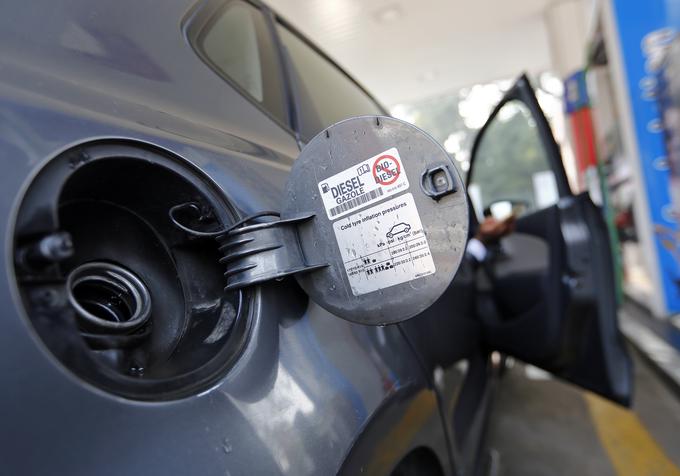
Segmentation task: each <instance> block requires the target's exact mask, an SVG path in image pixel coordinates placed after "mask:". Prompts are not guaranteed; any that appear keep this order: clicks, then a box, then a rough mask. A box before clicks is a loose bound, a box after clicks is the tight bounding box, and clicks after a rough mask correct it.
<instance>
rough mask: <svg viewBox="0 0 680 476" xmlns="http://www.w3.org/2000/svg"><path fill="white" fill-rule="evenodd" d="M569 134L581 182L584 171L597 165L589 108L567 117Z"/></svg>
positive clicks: (593, 131)
mask: <svg viewBox="0 0 680 476" xmlns="http://www.w3.org/2000/svg"><path fill="white" fill-rule="evenodd" d="M569 122H570V123H571V132H572V137H573V143H574V156H575V157H576V165H577V168H578V172H579V178H580V179H581V181H583V178H584V174H585V171H586V170H588V169H589V168H590V167H595V166H596V165H597V153H596V151H595V130H594V128H593V118H592V113H591V111H590V108H589V107H583V108H581V109H579V110H578V111H574V112H572V113H571V114H570V115H569Z"/></svg>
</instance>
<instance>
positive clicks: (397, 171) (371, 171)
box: [319, 147, 408, 220]
mask: <svg viewBox="0 0 680 476" xmlns="http://www.w3.org/2000/svg"><path fill="white" fill-rule="evenodd" d="M406 189H408V178H406V173H405V172H404V164H403V162H402V161H401V158H400V157H399V151H398V150H397V149H396V148H395V147H392V148H391V149H389V150H386V151H385V152H382V153H380V154H378V155H376V156H374V157H371V158H370V159H367V160H364V161H363V162H360V163H358V164H356V165H354V166H353V167H350V168H348V169H346V170H343V171H342V172H339V173H337V174H335V175H333V176H332V177H328V178H327V179H325V180H323V181H321V182H319V192H320V193H321V199H322V200H323V204H324V208H325V209H326V214H327V215H328V219H329V220H335V219H337V218H340V217H341V216H343V215H347V214H348V213H350V212H351V211H353V210H356V209H359V208H363V207H364V206H366V205H369V204H371V203H374V202H377V201H379V200H382V199H384V198H387V197H389V196H391V195H394V194H395V193H398V192H400V191H402V190H406Z"/></svg>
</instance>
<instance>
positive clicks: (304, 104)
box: [278, 24, 383, 140]
mask: <svg viewBox="0 0 680 476" xmlns="http://www.w3.org/2000/svg"><path fill="white" fill-rule="evenodd" d="M278 30H279V35H280V37H281V42H282V43H283V46H284V47H285V50H286V52H287V54H288V59H289V61H290V63H291V70H292V71H291V75H292V80H293V87H294V88H295V94H296V103H297V107H298V117H299V121H300V125H299V128H300V135H301V136H302V138H303V139H304V140H309V139H311V138H312V137H314V136H315V135H316V134H317V133H319V132H320V131H321V130H323V129H324V128H326V127H328V126H330V125H331V124H334V123H336V122H338V121H340V120H342V119H346V118H348V117H352V116H360V115H365V114H383V111H382V109H381V108H380V106H379V105H378V104H377V103H376V102H375V101H374V100H373V99H372V98H371V97H370V96H369V95H368V94H366V92H365V91H364V90H363V89H361V87H359V86H358V85H357V84H356V83H355V82H354V81H353V80H352V79H351V78H350V77H349V76H347V75H346V74H345V73H344V72H343V71H342V70H340V69H338V67H337V66H335V65H334V64H333V63H332V62H331V61H329V60H328V59H327V58H326V57H325V56H323V55H322V54H321V53H319V52H318V51H317V50H315V49H314V48H313V47H312V46H311V45H309V44H308V43H307V42H306V41H304V40H303V39H302V38H300V37H299V36H298V35H296V34H295V33H293V32H292V31H290V30H289V29H288V28H286V27H285V26H283V25H280V24H279V26H278Z"/></svg>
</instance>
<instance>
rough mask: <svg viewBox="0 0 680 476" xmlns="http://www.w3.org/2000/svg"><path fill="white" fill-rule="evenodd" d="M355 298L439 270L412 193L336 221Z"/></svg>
mask: <svg viewBox="0 0 680 476" xmlns="http://www.w3.org/2000/svg"><path fill="white" fill-rule="evenodd" d="M333 230H334V231H335V238H336V240H337V241H338V246H339V247H340V254H341V255H342V261H343V263H344V265H345V271H346V272H347V278H348V279H349V283H350V286H351V287H352V293H353V294H354V295H355V296H359V295H361V294H366V293H370V292H373V291H377V290H378V289H384V288H387V287H390V286H394V285H397V284H401V283H405V282H408V281H412V280H414V279H417V278H421V277H423V276H427V275H429V274H433V273H434V272H435V267H434V261H433V260H432V255H431V253H430V246H429V245H428V243H427V237H426V236H425V233H424V231H423V224H422V223H421V222H420V215H419V214H418V209H417V208H416V204H415V201H414V200H413V195H412V194H410V193H407V194H403V195H400V196H399V197H397V198H393V199H391V200H388V201H386V202H383V203H380V204H378V205H375V206H373V207H371V208H368V209H366V210H362V211H360V212H358V213H355V214H353V215H350V216H348V217H347V218H343V219H341V220H338V221H336V222H335V223H333Z"/></svg>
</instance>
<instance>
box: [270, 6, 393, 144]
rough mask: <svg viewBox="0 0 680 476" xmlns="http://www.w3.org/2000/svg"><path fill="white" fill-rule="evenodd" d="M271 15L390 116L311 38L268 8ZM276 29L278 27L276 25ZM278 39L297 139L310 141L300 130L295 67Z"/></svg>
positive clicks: (386, 112)
mask: <svg viewBox="0 0 680 476" xmlns="http://www.w3.org/2000/svg"><path fill="white" fill-rule="evenodd" d="M267 9H268V10H269V11H270V13H271V14H272V15H273V17H274V21H275V23H278V24H279V25H280V26H282V27H284V28H286V29H287V30H288V31H289V32H290V33H292V34H293V35H295V36H297V37H298V38H299V39H300V40H301V41H302V42H303V43H305V44H306V45H307V46H309V47H310V48H311V49H312V50H313V51H314V52H316V53H317V54H318V55H319V56H321V58H322V59H324V60H326V61H327V62H328V63H329V64H330V65H331V66H333V67H334V68H335V69H337V70H338V71H339V72H340V73H341V74H342V75H344V76H345V77H346V78H347V79H349V80H350V82H352V83H353V84H354V85H355V86H357V88H359V90H360V91H361V92H362V93H364V94H365V95H366V97H367V98H368V99H370V100H371V101H372V102H373V103H374V104H375V105H376V106H377V107H378V109H379V111H380V113H381V114H382V115H385V116H390V113H389V111H388V110H387V109H386V108H385V107H384V106H383V105H382V104H381V103H380V102H379V101H378V100H377V99H376V98H375V96H373V95H372V94H371V93H370V92H369V91H368V90H367V89H366V88H365V87H364V86H362V85H361V83H359V82H358V81H357V80H356V79H354V78H353V77H352V76H351V75H350V74H349V73H348V72H347V71H345V70H344V69H343V68H342V67H341V66H340V65H339V64H338V63H337V62H335V61H334V60H333V59H332V58H331V57H330V56H328V55H327V54H326V53H325V52H324V51H323V50H321V49H320V48H319V47H318V46H316V45H315V44H314V43H313V42H312V41H311V40H310V39H309V38H307V37H306V36H305V35H304V34H303V33H301V32H300V30H298V29H297V28H295V27H294V26H293V25H292V24H291V23H290V22H288V21H287V20H285V19H284V18H283V17H281V15H279V14H278V13H276V11H274V10H272V9H271V8H267ZM274 27H275V29H276V25H274ZM276 38H277V43H278V44H279V45H280V48H281V56H282V63H283V65H284V72H285V76H286V77H287V78H288V80H289V81H290V83H289V84H290V86H291V90H290V94H291V98H292V101H291V103H292V104H293V105H294V116H293V117H294V124H295V127H296V134H297V137H299V139H300V141H309V140H310V139H311V137H304V135H303V133H302V131H301V130H300V117H299V111H298V107H297V106H298V101H297V97H296V94H295V88H293V87H292V80H291V78H292V69H293V65H292V62H291V60H290V58H289V57H288V53H287V51H286V49H285V46H284V45H283V42H282V41H281V38H280V36H279V34H278V32H276Z"/></svg>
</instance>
